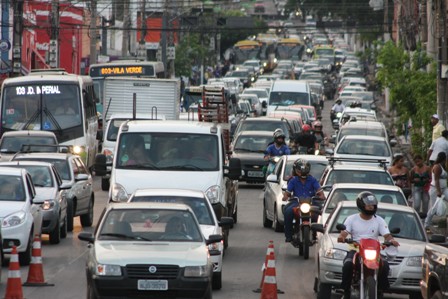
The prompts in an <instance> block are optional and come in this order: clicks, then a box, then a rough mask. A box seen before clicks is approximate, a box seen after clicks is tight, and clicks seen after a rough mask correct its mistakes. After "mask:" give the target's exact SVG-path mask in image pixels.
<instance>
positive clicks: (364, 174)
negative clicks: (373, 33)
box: [325, 169, 394, 185]
mask: <svg viewBox="0 0 448 299" xmlns="http://www.w3.org/2000/svg"><path fill="white" fill-rule="evenodd" d="M336 183H361V184H382V185H394V181H393V180H392V177H391V176H390V174H389V173H388V172H387V171H368V170H356V169H349V170H338V169H334V170H333V171H331V172H330V173H329V174H328V178H327V181H326V182H325V185H332V184H336Z"/></svg>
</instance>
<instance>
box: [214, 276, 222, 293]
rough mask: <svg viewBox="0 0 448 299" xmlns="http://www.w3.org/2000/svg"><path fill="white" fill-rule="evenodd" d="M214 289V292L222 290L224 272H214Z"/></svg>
mask: <svg viewBox="0 0 448 299" xmlns="http://www.w3.org/2000/svg"><path fill="white" fill-rule="evenodd" d="M212 288H213V289H214V290H220V289H221V288H222V272H213V280H212Z"/></svg>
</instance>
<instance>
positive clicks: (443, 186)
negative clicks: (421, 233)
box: [425, 152, 448, 229]
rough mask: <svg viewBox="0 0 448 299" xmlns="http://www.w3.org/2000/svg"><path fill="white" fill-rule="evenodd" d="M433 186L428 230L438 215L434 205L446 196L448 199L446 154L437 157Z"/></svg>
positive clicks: (432, 173) (427, 223)
mask: <svg viewBox="0 0 448 299" xmlns="http://www.w3.org/2000/svg"><path fill="white" fill-rule="evenodd" d="M431 175H432V178H431V186H430V187H429V205H430V207H429V212H428V215H427V216H426V218H425V227H426V228H427V229H428V228H429V226H430V225H431V224H432V218H433V217H434V215H435V214H436V207H435V206H434V203H435V202H436V200H437V198H439V197H442V196H444V198H445V200H447V199H448V189H447V182H446V179H447V177H448V173H447V171H446V154H445V152H440V153H439V154H438V155H437V158H436V160H435V161H434V165H433V167H432V171H431Z"/></svg>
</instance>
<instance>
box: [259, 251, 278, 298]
mask: <svg viewBox="0 0 448 299" xmlns="http://www.w3.org/2000/svg"><path fill="white" fill-rule="evenodd" d="M277 298H278V297H277V280H276V278H275V255H274V251H272V252H271V254H270V255H269V258H268V262H267V263H266V270H265V275H264V280H263V287H262V288H261V297H260V299H277Z"/></svg>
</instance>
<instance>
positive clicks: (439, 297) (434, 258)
mask: <svg viewBox="0 0 448 299" xmlns="http://www.w3.org/2000/svg"><path fill="white" fill-rule="evenodd" d="M430 242H431V243H439V244H431V243H429V244H427V245H426V247H425V252H424V254H423V258H422V280H421V281H420V289H421V293H422V296H423V298H424V299H443V298H445V299H448V265H447V264H448V243H446V238H445V236H442V235H433V236H431V238H430ZM443 242H445V243H443Z"/></svg>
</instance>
